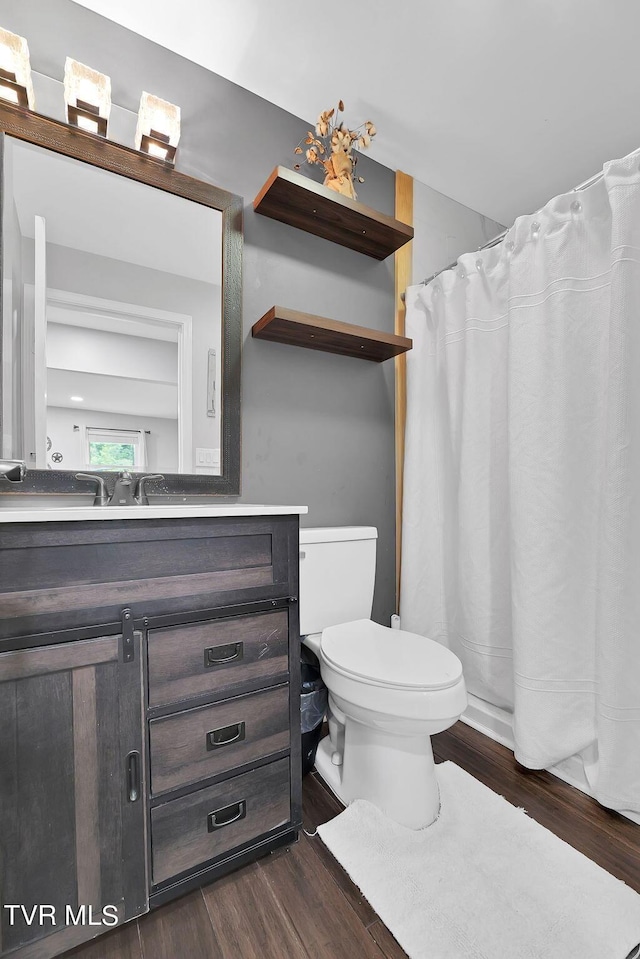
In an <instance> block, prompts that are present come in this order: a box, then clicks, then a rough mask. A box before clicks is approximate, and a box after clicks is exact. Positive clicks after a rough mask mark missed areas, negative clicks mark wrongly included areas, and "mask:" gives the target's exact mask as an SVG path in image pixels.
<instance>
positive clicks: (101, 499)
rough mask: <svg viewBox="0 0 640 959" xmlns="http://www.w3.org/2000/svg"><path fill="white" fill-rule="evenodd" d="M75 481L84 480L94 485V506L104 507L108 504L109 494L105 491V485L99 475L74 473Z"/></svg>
mask: <svg viewBox="0 0 640 959" xmlns="http://www.w3.org/2000/svg"><path fill="white" fill-rule="evenodd" d="M76 479H77V480H86V481H87V482H92V483H96V484H97V487H96V498H95V499H94V501H93V505H94V506H106V505H107V503H108V502H109V493H108V491H107V484H106V483H105V481H104V477H102V476H100V474H99V473H76Z"/></svg>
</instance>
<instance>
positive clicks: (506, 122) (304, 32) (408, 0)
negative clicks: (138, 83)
mask: <svg viewBox="0 0 640 959" xmlns="http://www.w3.org/2000/svg"><path fill="white" fill-rule="evenodd" d="M76 2H79V3H81V4H82V5H83V6H85V7H89V8H90V9H92V10H94V11H96V12H98V13H100V14H103V15H104V16H106V17H109V18H110V19H112V20H115V21H116V22H118V23H120V24H122V25H124V26H126V27H128V28H129V29H131V30H133V31H135V32H137V33H140V34H142V35H144V36H146V37H148V38H150V39H151V40H154V41H156V42H157V43H159V44H161V45H163V46H165V47H167V48H169V49H171V50H174V51H176V52H177V53H179V54H181V55H182V56H184V57H187V58H188V59H190V60H193V61H195V62H196V63H199V64H201V65H202V66H204V67H207V68H208V69H210V70H212V71H214V72H215V73H218V74H221V75H222V76H224V77H227V78H228V79H230V80H233V81H234V82H235V83H238V84H239V85H240V86H243V87H245V88H247V89H249V90H251V91H253V92H255V93H258V94H259V95H260V96H262V97H264V98H266V99H267V100H270V101H272V102H273V103H276V104H278V105H279V106H281V107H283V108H284V109H286V110H288V111H290V112H291V113H293V114H295V115H296V116H300V117H304V118H306V119H313V118H314V117H315V116H316V115H317V113H318V112H319V111H320V110H322V109H325V108H328V107H330V106H331V105H332V104H334V103H335V102H336V101H337V99H338V98H340V97H341V98H342V99H343V100H344V101H345V104H346V107H347V111H346V120H347V122H348V123H350V124H354V123H359V122H361V121H363V120H368V119H371V120H373V121H374V122H375V123H376V124H377V126H378V129H379V134H378V136H377V137H376V139H375V141H374V143H373V145H372V149H371V151H370V153H371V156H372V157H374V158H375V159H377V160H379V161H380V162H382V163H384V164H385V165H387V166H389V167H391V168H394V169H395V168H400V169H403V170H405V171H406V172H407V173H410V174H411V175H413V176H414V177H416V178H417V179H419V180H421V181H422V182H424V183H427V184H429V186H432V187H434V188H435V189H437V190H440V191H441V192H442V193H445V194H447V195H448V196H451V197H453V198H454V199H456V200H458V201H460V202H461V203H464V204H466V205H467V206H470V207H471V208H473V209H475V210H478V211H479V212H480V213H484V214H485V215H487V216H490V217H492V218H493V219H495V220H498V221H499V222H502V223H504V224H510V223H511V222H512V221H513V219H514V218H515V217H516V216H517V215H519V214H521V213H527V212H532V211H533V210H535V209H537V208H538V207H539V206H541V205H542V204H543V203H544V202H545V201H546V200H548V199H549V198H550V197H552V196H553V195H555V194H556V193H559V192H563V191H565V190H567V189H570V188H571V187H572V186H574V185H575V184H577V183H578V182H580V181H581V180H584V179H586V178H587V177H589V176H590V175H591V174H592V173H595V172H596V171H597V170H599V169H600V168H601V167H602V164H603V162H604V161H606V160H607V159H612V158H614V157H616V156H622V155H624V154H626V153H628V152H630V151H631V150H634V149H635V148H636V147H638V146H640V70H638V44H639V41H640V3H638V0H606V2H605V0H350V2H349V3H348V4H341V5H337V6H331V5H327V4H323V3H315V4H312V3H311V2H304V0H233V2H230V0H181V2H180V3H174V2H173V0H137V2H135V3H132V2H131V0H76Z"/></svg>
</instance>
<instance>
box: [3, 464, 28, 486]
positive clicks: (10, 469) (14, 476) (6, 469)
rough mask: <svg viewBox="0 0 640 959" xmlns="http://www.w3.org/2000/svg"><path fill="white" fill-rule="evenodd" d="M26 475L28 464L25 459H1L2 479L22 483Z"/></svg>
mask: <svg viewBox="0 0 640 959" xmlns="http://www.w3.org/2000/svg"><path fill="white" fill-rule="evenodd" d="M26 475H27V464H26V463H25V462H24V460H0V479H6V480H9V482H10V483H20V482H21V481H22V480H23V479H24V478H25V476H26Z"/></svg>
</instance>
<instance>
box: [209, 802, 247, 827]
mask: <svg viewBox="0 0 640 959" xmlns="http://www.w3.org/2000/svg"><path fill="white" fill-rule="evenodd" d="M246 815H247V801H246V799H241V800H240V802H234V803H232V804H231V805H230V806H223V807H222V808H221V809H214V811H213V812H210V813H209V815H208V816H207V829H208V831H209V832H215V830H216V829H222V828H223V827H224V826H230V825H231V823H232V822H239V821H240V820H241V819H244V817H245V816H246Z"/></svg>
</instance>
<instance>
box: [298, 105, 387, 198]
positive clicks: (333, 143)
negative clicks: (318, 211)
mask: <svg viewBox="0 0 640 959" xmlns="http://www.w3.org/2000/svg"><path fill="white" fill-rule="evenodd" d="M341 113H344V103H343V102H342V100H340V101H339V102H338V106H337V107H336V108H335V109H333V110H325V111H324V113H321V114H320V116H319V117H318V119H317V122H316V130H315V133H311V132H309V133H307V135H306V137H305V138H303V139H302V140H301V141H300V143H299V144H298V146H297V147H296V148H295V150H294V153H298V154H301V153H304V154H305V156H306V160H307V163H319V164H320V165H321V166H323V167H324V172H325V178H324V185H325V186H326V187H328V188H329V189H330V190H334V191H335V192H336V193H341V194H342V195H343V196H348V197H351V199H352V200H355V199H357V194H356V191H355V189H354V186H353V180H354V176H355V169H356V163H357V162H358V156H357V152H356V151H357V150H366V149H367V148H368V146H369V145H370V143H371V140H372V139H373V137H374V136H375V135H376V132H377V131H376V128H375V126H374V125H373V123H372V122H371V120H366V121H365V122H364V123H361V124H360V126H359V127H356V129H355V130H349V129H348V127H347V126H345V124H344V121H343V120H342V119H340V114H341ZM305 147H306V149H305ZM294 169H296V170H299V169H300V164H299V163H296V165H295V167H294ZM357 180H358V183H364V177H361V176H359V177H357Z"/></svg>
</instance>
